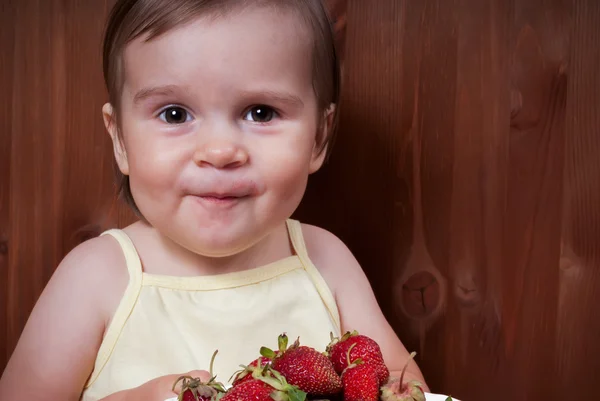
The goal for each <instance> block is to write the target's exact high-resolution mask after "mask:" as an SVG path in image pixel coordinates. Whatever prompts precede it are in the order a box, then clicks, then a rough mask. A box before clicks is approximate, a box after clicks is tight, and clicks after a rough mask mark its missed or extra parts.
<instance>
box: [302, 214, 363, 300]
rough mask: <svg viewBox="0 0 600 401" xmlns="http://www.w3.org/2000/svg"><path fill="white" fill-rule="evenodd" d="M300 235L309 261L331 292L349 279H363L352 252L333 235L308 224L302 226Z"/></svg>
mask: <svg viewBox="0 0 600 401" xmlns="http://www.w3.org/2000/svg"><path fill="white" fill-rule="evenodd" d="M302 233H303V236H304V242H305V244H306V249H307V251H308V255H309V257H310V259H311V261H312V262H313V264H314V265H315V266H316V267H317V269H318V270H319V272H320V273H321V274H322V275H323V277H324V278H325V281H327V284H328V285H329V286H330V287H331V289H332V290H333V291H335V290H336V289H339V287H340V285H341V284H342V283H344V282H347V280H349V279H350V280H352V279H363V277H364V272H363V270H362V268H361V267H360V265H359V263H358V261H357V260H356V258H355V257H354V255H353V253H352V251H351V250H350V249H349V248H348V246H347V245H346V244H345V243H344V242H343V241H342V240H341V239H340V238H338V237H337V236H336V235H335V234H333V233H331V232H329V231H327V230H325V229H323V228H320V227H317V226H314V225H310V224H302ZM342 274H343V275H342ZM342 277H343V280H341V278H342Z"/></svg>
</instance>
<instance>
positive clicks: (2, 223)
mask: <svg viewBox="0 0 600 401" xmlns="http://www.w3.org/2000/svg"><path fill="white" fill-rule="evenodd" d="M14 16H15V3H14V1H4V2H2V3H0V48H2V49H3V51H2V52H0V88H2V93H3V96H4V100H3V101H2V102H0V325H1V327H2V328H1V329H0V347H2V348H1V349H0V371H2V370H3V369H4V366H5V365H6V363H7V362H8V357H9V355H8V350H7V349H6V347H4V344H6V341H7V334H8V331H7V326H6V324H5V323H6V319H7V313H8V310H7V303H8V257H9V255H8V246H9V244H8V241H9V234H10V227H9V222H10V214H9V202H10V193H9V190H10V159H11V153H10V150H11V142H12V140H11V138H12V118H11V117H12V101H11V100H12V93H13V92H12V90H13V85H12V77H13V68H14V59H13V52H14V46H15V24H14Z"/></svg>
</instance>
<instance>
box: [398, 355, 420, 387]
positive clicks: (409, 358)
mask: <svg viewBox="0 0 600 401" xmlns="http://www.w3.org/2000/svg"><path fill="white" fill-rule="evenodd" d="M415 355H417V353H416V352H411V354H410V356H409V357H408V361H406V364H405V365H404V368H402V373H401V374H400V388H402V387H403V386H404V385H403V382H402V381H403V380H404V373H405V372H406V368H408V365H409V364H410V361H411V360H412V359H413V358H414V357H415Z"/></svg>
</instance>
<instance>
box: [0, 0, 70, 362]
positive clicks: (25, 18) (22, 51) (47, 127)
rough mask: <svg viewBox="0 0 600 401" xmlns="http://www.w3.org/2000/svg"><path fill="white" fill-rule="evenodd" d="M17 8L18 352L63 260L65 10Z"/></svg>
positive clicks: (14, 192)
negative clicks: (31, 317) (40, 298)
mask: <svg viewBox="0 0 600 401" xmlns="http://www.w3.org/2000/svg"><path fill="white" fill-rule="evenodd" d="M17 5H18V6H17V8H16V17H15V18H14V21H15V26H16V29H15V39H14V43H15V46H14V56H13V57H14V62H15V64H14V65H15V68H14V72H13V82H14V86H13V96H12V100H13V113H12V116H13V119H12V131H11V132H12V141H11V142H12V146H11V166H10V202H9V205H10V209H9V210H10V224H9V226H10V233H9V246H8V253H9V255H10V258H9V264H8V280H7V282H8V300H7V307H8V316H7V319H6V327H7V330H8V338H7V348H8V349H9V350H12V348H13V347H14V345H15V343H16V341H17V339H18V337H19V335H20V332H21V330H22V328H23V326H24V324H25V322H26V320H27V318H28V315H29V313H30V311H31V309H32V308H33V305H34V304H35V302H36V300H37V298H38V296H39V294H40V292H41V291H42V289H43V288H44V286H45V284H46V282H47V280H48V279H49V277H50V275H51V274H52V272H53V271H54V269H55V267H56V265H57V262H58V261H59V259H60V257H61V255H60V253H61V246H60V244H61V241H62V239H61V237H60V235H57V233H60V224H61V219H60V218H59V216H60V212H61V199H62V193H61V191H62V187H61V178H62V168H61V167H62V160H63V157H62V155H63V148H62V144H63V143H64V140H63V135H64V125H63V124H64V81H65V79H66V76H65V61H66V60H65V56H64V12H63V10H62V3H61V2H46V1H34V0H26V1H19V2H18V3H17Z"/></svg>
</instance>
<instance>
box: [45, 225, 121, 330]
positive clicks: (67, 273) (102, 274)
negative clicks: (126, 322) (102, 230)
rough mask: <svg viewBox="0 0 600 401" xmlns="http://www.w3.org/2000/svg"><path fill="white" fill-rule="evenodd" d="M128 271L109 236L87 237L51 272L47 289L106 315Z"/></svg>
mask: <svg viewBox="0 0 600 401" xmlns="http://www.w3.org/2000/svg"><path fill="white" fill-rule="evenodd" d="M128 281H129V273H128V271H127V267H126V265H125V258H124V256H123V252H122V250H121V247H120V246H119V244H118V242H117V241H116V240H115V239H114V238H112V237H111V236H110V235H104V236H99V237H96V238H93V239H90V240H87V241H85V242H83V243H81V244H80V245H78V246H76V247H75V248H73V250H71V251H70V252H69V253H68V254H67V255H66V256H65V257H64V258H63V260H62V261H61V262H60V264H59V265H58V267H57V268H56V271H55V272H54V274H53V276H52V278H51V280H50V282H49V283H48V287H49V289H54V291H53V292H62V291H67V290H68V291H69V293H70V294H72V297H73V298H75V297H77V298H78V299H81V300H82V301H84V300H85V301H86V303H88V305H89V306H92V305H93V306H94V307H95V309H98V312H100V314H101V315H103V317H105V318H106V319H108V318H110V315H111V314H112V312H113V311H114V309H116V304H117V303H118V301H119V299H120V297H121V296H122V294H123V292H124V290H125V288H126V286H127V283H128Z"/></svg>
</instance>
